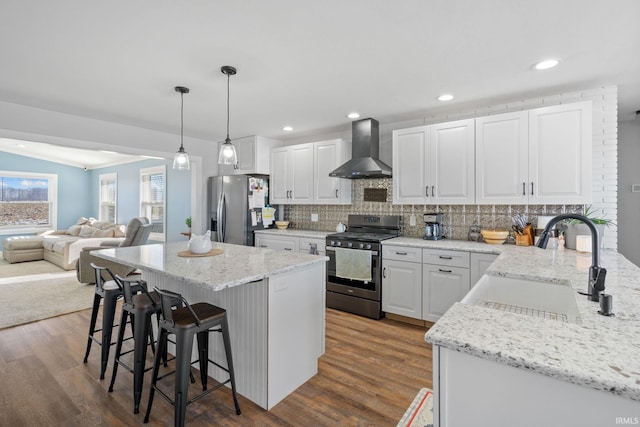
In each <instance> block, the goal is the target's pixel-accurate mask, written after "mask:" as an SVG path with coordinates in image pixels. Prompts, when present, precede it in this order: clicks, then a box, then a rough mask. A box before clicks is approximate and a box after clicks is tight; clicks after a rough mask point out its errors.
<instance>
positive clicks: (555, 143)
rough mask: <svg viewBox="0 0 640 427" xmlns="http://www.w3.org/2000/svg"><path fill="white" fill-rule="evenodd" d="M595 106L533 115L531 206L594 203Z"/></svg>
mask: <svg viewBox="0 0 640 427" xmlns="http://www.w3.org/2000/svg"><path fill="white" fill-rule="evenodd" d="M592 140H593V137H592V115H591V102H577V103H573V104H564V105H556V106H552V107H544V108H536V109H533V110H530V111H529V183H528V185H529V188H528V191H529V203H533V204H568V203H574V204H584V203H591V162H592V156H593V154H592V153H593V149H592Z"/></svg>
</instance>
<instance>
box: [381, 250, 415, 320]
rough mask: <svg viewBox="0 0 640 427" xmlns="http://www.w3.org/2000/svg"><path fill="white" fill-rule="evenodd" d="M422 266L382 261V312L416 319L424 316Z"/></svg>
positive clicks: (405, 262) (412, 263)
mask: <svg viewBox="0 0 640 427" xmlns="http://www.w3.org/2000/svg"><path fill="white" fill-rule="evenodd" d="M421 301H422V264H421V263H416V262H407V261H396V260H388V259H384V258H383V259H382V311H384V312H385V313H393V314H399V315H401V316H407V317H411V318H414V319H420V318H421V315H422V304H421Z"/></svg>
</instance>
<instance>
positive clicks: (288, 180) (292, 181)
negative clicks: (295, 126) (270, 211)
mask: <svg viewBox="0 0 640 427" xmlns="http://www.w3.org/2000/svg"><path fill="white" fill-rule="evenodd" d="M270 185H271V191H270V195H269V200H270V203H271V204H272V205H275V204H310V203H313V143H306V144H298V145H289V146H285V147H279V148H274V149H272V150H271V181H270Z"/></svg>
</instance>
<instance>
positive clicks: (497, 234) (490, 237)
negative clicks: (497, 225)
mask: <svg viewBox="0 0 640 427" xmlns="http://www.w3.org/2000/svg"><path fill="white" fill-rule="evenodd" d="M480 234H482V237H483V238H484V241H485V242H487V243H489V244H490V245H501V244H503V243H504V241H505V240H506V239H507V236H508V235H509V232H508V231H507V230H480Z"/></svg>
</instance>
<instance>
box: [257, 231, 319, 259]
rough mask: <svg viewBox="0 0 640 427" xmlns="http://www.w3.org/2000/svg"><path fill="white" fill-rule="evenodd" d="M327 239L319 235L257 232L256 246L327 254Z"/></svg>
mask: <svg viewBox="0 0 640 427" xmlns="http://www.w3.org/2000/svg"><path fill="white" fill-rule="evenodd" d="M325 243H326V242H325V239H323V238H319V237H318V238H317V237H300V236H290V235H289V236H277V235H274V234H265V233H256V238H255V247H256V248H267V249H276V250H280V251H291V252H300V253H304V254H309V253H316V254H318V255H325V254H326V252H325Z"/></svg>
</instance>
